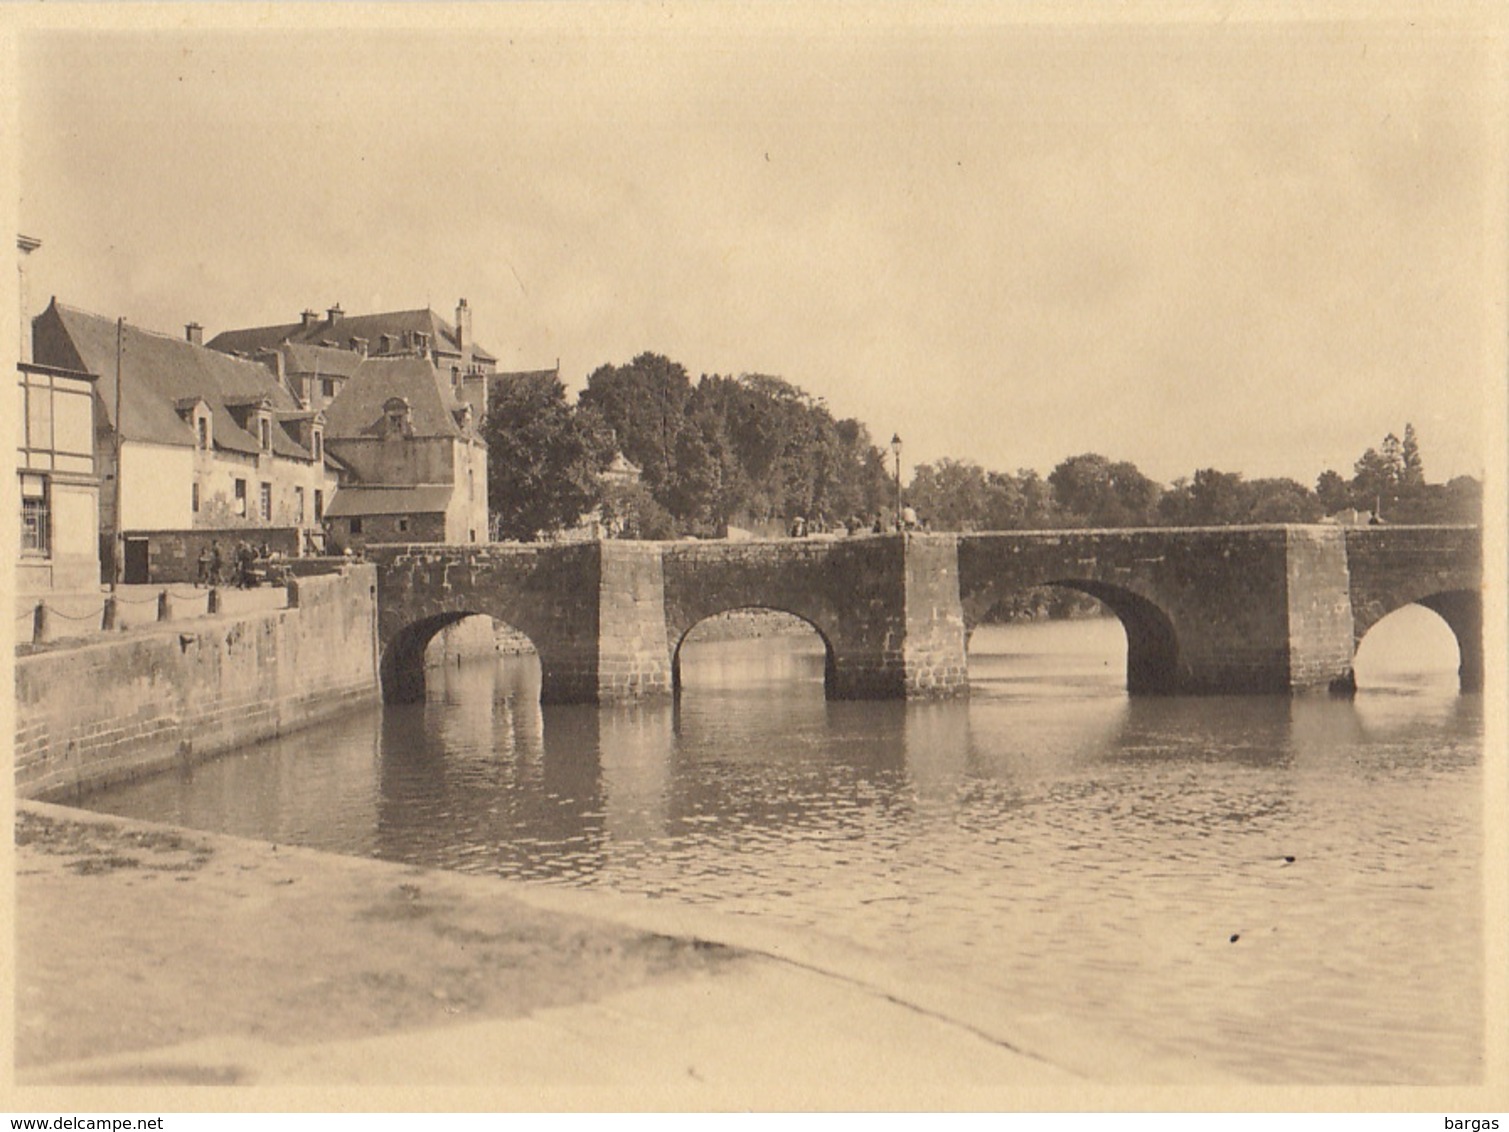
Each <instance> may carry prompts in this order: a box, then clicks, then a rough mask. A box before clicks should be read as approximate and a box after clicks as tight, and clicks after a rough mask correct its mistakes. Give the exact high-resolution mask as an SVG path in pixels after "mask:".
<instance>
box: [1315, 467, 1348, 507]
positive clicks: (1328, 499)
mask: <svg viewBox="0 0 1509 1132" xmlns="http://www.w3.org/2000/svg"><path fill="white" fill-rule="evenodd" d="M1315 495H1316V497H1317V498H1318V499H1319V500H1320V506H1321V509H1322V510H1323V511H1324V512H1325V513H1326V514H1327V515H1334V514H1335V513H1336V512H1337V511H1342V510H1345V509H1346V508H1348V507H1350V506H1352V495H1351V489H1350V488H1349V487H1348V486H1347V481H1346V480H1344V479H1342V478H1341V473H1340V472H1335V471H1332V470H1331V469H1329V468H1327V469H1326V470H1325V471H1323V472H1321V473H1320V478H1319V479H1317V480H1316V481H1315Z"/></svg>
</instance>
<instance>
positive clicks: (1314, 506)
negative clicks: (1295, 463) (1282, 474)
mask: <svg viewBox="0 0 1509 1132" xmlns="http://www.w3.org/2000/svg"><path fill="white" fill-rule="evenodd" d="M1246 487H1247V505H1246V515H1245V517H1244V518H1243V519H1242V520H1240V521H1242V522H1247V523H1315V522H1319V520H1320V519H1321V518H1322V516H1324V514H1325V508H1323V507H1322V506H1321V503H1320V499H1319V498H1318V497H1317V496H1316V495H1315V493H1314V492H1312V491H1311V490H1310V489H1309V488H1308V487H1306V486H1305V485H1304V484H1302V483H1299V482H1298V481H1296V480H1291V479H1284V478H1280V479H1261V480H1252V481H1251V482H1250V483H1248V484H1247V485H1246Z"/></svg>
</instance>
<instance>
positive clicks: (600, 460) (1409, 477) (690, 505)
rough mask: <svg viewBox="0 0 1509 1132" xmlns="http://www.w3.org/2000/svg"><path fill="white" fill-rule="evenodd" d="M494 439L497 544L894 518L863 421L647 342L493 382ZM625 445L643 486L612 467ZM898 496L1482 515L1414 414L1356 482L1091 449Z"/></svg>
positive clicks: (970, 512) (1171, 520)
mask: <svg viewBox="0 0 1509 1132" xmlns="http://www.w3.org/2000/svg"><path fill="white" fill-rule="evenodd" d="M483 435H484V438H485V439H486V440H487V443H488V467H489V483H488V487H489V497H490V499H491V505H492V509H493V523H494V532H493V533H494V536H495V537H498V538H503V539H520V540H533V539H537V538H541V537H547V536H549V535H551V534H554V533H556V532H559V531H561V530H564V529H567V528H570V527H572V526H575V525H577V524H578V523H579V522H580V520H581V517H582V516H583V515H585V514H588V513H590V512H592V511H594V510H596V511H597V512H598V513H599V516H600V518H601V521H602V522H603V523H604V524H605V526H606V527H607V528H608V529H609V530H610V531H613V532H614V533H616V534H619V535H622V536H623V537H630V538H645V539H666V538H677V537H681V536H685V535H694V536H701V537H718V536H721V535H723V534H725V533H726V532H727V530H728V528H729V527H730V526H740V525H745V524H754V525H757V526H758V525H761V524H767V525H768V524H771V523H779V524H781V525H782V526H785V525H786V524H788V523H790V522H792V521H793V520H794V519H795V518H796V517H798V516H800V517H802V519H803V520H804V521H805V522H806V523H808V524H810V525H811V526H812V527H813V528H817V529H820V528H821V527H823V526H828V527H838V526H848V527H853V526H854V525H855V524H859V525H861V526H863V527H864V528H865V529H869V528H870V527H871V526H872V525H874V524H875V523H876V522H879V523H880V525H881V526H883V527H887V528H888V527H890V526H891V525H892V524H893V523H894V521H895V508H894V503H895V486H894V483H893V480H892V478H891V475H890V472H889V468H888V460H889V454H888V453H887V452H886V451H885V450H884V449H883V448H882V447H880V446H879V445H877V444H876V443H875V442H874V441H873V439H872V438H871V436H870V434H869V431H868V429H867V428H866V427H865V425H864V424H863V423H862V422H860V421H858V420H855V419H852V418H848V419H837V418H835V417H834V416H833V414H832V413H831V412H830V411H829V409H828V407H827V405H826V404H824V403H823V401H822V400H821V399H820V398H815V397H813V396H811V395H810V394H808V393H806V392H805V391H803V390H802V389H800V388H798V387H797V386H795V385H793V384H791V383H790V382H787V381H784V380H782V379H781V378H778V377H772V376H769V375H765V374H740V375H738V376H726V375H720V374H711V375H708V374H704V375H702V376H701V377H700V378H699V379H698V380H697V381H696V382H695V383H694V382H693V381H692V380H691V377H690V375H689V374H688V373H687V371H686V369H685V368H684V367H682V366H681V365H680V364H678V363H676V362H673V361H671V360H670V359H669V358H666V357H664V356H662V355H659V354H654V353H643V354H640V355H639V356H638V357H636V358H634V359H633V360H632V361H630V362H629V363H628V364H626V365H603V366H600V367H598V368H597V369H596V370H594V371H593V372H592V373H591V374H590V375H589V376H588V378H587V384H586V388H584V389H583V390H582V392H581V393H580V395H579V396H578V397H577V398H576V400H575V402H574V403H573V402H572V401H571V400H569V399H568V396H567V392H566V389H565V386H564V385H563V384H562V383H561V382H560V380H559V378H558V377H557V376H556V375H554V374H548V373H547V374H534V375H527V376H523V377H520V378H517V379H514V380H513V381H511V382H508V383H505V384H502V385H501V387H500V388H499V389H498V390H497V391H496V393H495V395H494V396H493V398H492V403H491V404H490V405H489V408H488V414H487V418H486V421H485V422H484V425H483ZM620 454H621V455H622V456H623V457H624V458H626V459H627V460H629V461H631V462H632V463H633V464H634V465H635V467H636V468H637V469H638V470H639V476H638V480H637V482H634V481H633V479H632V478H631V477H615V476H611V475H609V476H605V474H604V473H606V472H608V470H609V469H610V467H611V466H612V465H613V462H614V461H615V459H616V458H617V457H618V456H619V455H620ZM903 498H904V500H905V503H906V505H907V506H909V507H911V508H912V509H914V510H915V511H916V512H917V514H918V515H919V516H921V518H922V520H923V521H924V522H925V523H926V524H927V525H928V527H929V528H930V529H932V530H936V531H989V530H1028V529H1046V528H1056V527H1137V526H1171V525H1172V526H1186V525H1187V526H1217V525H1226V524H1240V523H1313V522H1316V521H1318V520H1320V519H1321V518H1323V517H1325V516H1326V515H1330V514H1335V513H1336V512H1338V511H1342V510H1346V509H1348V508H1352V509H1355V510H1356V511H1358V512H1361V513H1363V514H1366V515H1370V516H1376V517H1377V518H1378V519H1379V521H1383V522H1390V523H1458V522H1460V523H1468V522H1471V523H1475V522H1478V521H1479V519H1480V513H1481V503H1482V486H1481V484H1480V483H1479V482H1478V481H1477V480H1476V479H1474V478H1473V477H1470V476H1459V477H1457V478H1455V479H1453V480H1451V481H1449V482H1447V483H1437V484H1432V483H1429V482H1427V481H1426V478H1425V468H1424V462H1423V459H1422V457H1421V453H1420V446H1419V441H1418V438H1417V437H1416V434H1415V430H1414V427H1413V426H1412V425H1408V424H1406V425H1405V428H1404V436H1403V439H1400V438H1399V437H1397V436H1395V435H1394V434H1393V433H1390V434H1389V435H1388V436H1386V437H1384V439H1383V441H1382V443H1381V445H1380V446H1379V447H1377V448H1368V449H1367V450H1366V451H1365V452H1364V453H1363V454H1362V455H1361V456H1360V457H1359V458H1358V459H1357V461H1356V462H1355V463H1354V465H1353V467H1352V475H1351V477H1350V478H1347V477H1345V476H1343V475H1342V474H1341V473H1340V472H1337V471H1335V470H1332V469H1327V470H1326V471H1324V472H1322V473H1321V475H1320V476H1319V477H1318V479H1317V480H1316V482H1315V485H1314V487H1310V486H1307V485H1305V484H1302V483H1300V482H1298V481H1297V480H1292V479H1286V478H1265V479H1252V480H1248V479H1246V478H1244V477H1243V475H1242V474H1241V473H1240V472H1223V471H1219V470H1217V469H1215V468H1201V469H1199V470H1197V471H1195V472H1194V474H1193V475H1191V476H1189V477H1187V478H1186V477H1180V478H1179V479H1176V480H1175V481H1174V482H1173V483H1172V484H1169V485H1167V486H1165V485H1163V484H1160V483H1158V482H1156V481H1154V480H1152V479H1150V478H1149V477H1147V476H1146V475H1144V474H1143V473H1142V472H1141V471H1140V470H1139V469H1138V468H1137V466H1136V465H1135V464H1132V463H1130V462H1128V461H1113V460H1111V459H1108V458H1107V457H1105V456H1102V455H1099V454H1098V453H1085V454H1082V455H1078V456H1071V457H1069V458H1068V459H1065V460H1063V461H1062V462H1060V463H1059V464H1058V465H1057V466H1056V467H1055V468H1054V469H1053V470H1052V472H1050V473H1049V474H1048V475H1047V476H1046V477H1043V476H1041V475H1039V474H1038V473H1037V472H1036V471H1033V470H1030V469H1022V470H1019V471H1017V472H1015V473H1010V472H998V471H991V470H987V469H985V468H983V467H982V466H980V465H979V464H976V463H973V462H970V461H963V460H952V459H943V460H939V461H937V462H935V463H929V464H920V465H918V466H917V467H916V469H915V470H914V471H913V473H912V476H911V479H910V481H909V482H908V483H907V484H906V485H904V487H903Z"/></svg>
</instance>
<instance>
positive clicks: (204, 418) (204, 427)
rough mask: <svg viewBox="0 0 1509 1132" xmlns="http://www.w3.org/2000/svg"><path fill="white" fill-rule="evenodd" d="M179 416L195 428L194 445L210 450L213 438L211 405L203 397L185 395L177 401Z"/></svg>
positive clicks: (200, 448)
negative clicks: (211, 431)
mask: <svg viewBox="0 0 1509 1132" xmlns="http://www.w3.org/2000/svg"><path fill="white" fill-rule="evenodd" d="M174 408H176V409H177V410H178V416H179V418H180V419H181V420H182V421H184V423H186V424H187V425H188V426H189V427H190V428H191V429H193V430H194V447H196V448H198V449H199V450H200V451H202V452H208V451H209V448H210V443H211V440H212V439H213V438H212V436H211V434H210V407H209V405H207V404H205V401H204V398H203V397H185V398H183V399H182V400H180V401H178V402H176V403H175V405H174Z"/></svg>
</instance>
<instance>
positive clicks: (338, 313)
mask: <svg viewBox="0 0 1509 1132" xmlns="http://www.w3.org/2000/svg"><path fill="white" fill-rule="evenodd" d="M325 313H326V314H327V315H329V316H330V325H331V326H334V325H335V324H336V323H337V322H339V321H340V320H341V318H342V316H344V315H345V313H346V312H345V311H343V310H341V305H340V303H336V304H335V306H333V307H331V308H330V309H329V310H328V311H326V312H325Z"/></svg>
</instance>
